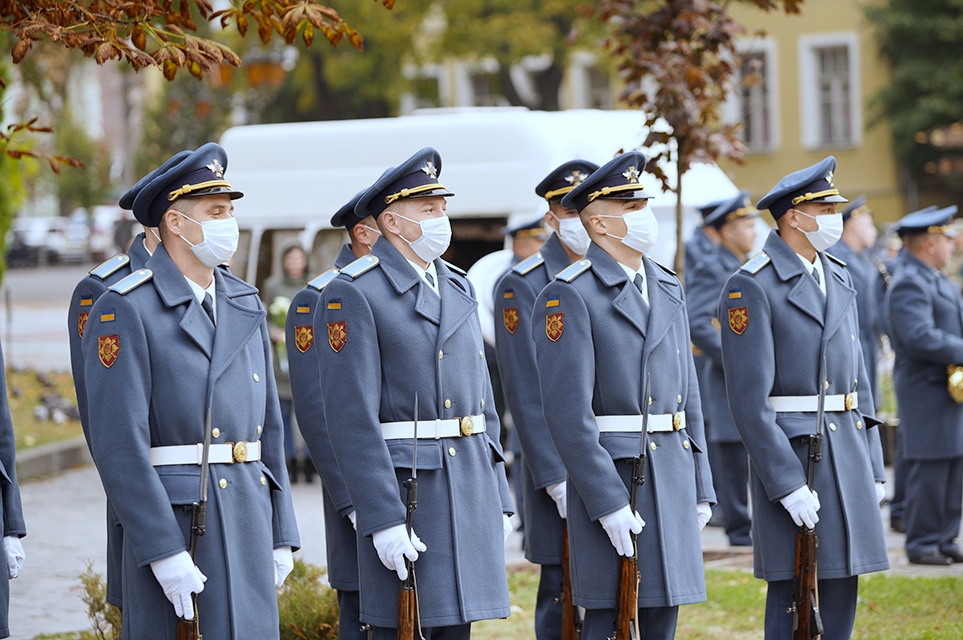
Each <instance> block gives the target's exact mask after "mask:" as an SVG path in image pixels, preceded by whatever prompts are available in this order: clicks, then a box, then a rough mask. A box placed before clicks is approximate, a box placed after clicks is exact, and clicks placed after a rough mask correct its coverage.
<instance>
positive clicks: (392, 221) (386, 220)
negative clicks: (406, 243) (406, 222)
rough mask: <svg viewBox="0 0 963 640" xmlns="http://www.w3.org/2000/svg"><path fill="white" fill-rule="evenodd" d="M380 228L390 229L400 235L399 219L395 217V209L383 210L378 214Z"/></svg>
mask: <svg viewBox="0 0 963 640" xmlns="http://www.w3.org/2000/svg"><path fill="white" fill-rule="evenodd" d="M377 220H378V228H380V229H381V230H383V231H389V232H391V233H393V234H395V235H398V231H399V229H398V220H397V218H395V212H394V211H383V212H382V213H381V215H380V216H378V219H377Z"/></svg>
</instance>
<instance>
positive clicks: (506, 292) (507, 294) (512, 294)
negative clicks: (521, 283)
mask: <svg viewBox="0 0 963 640" xmlns="http://www.w3.org/2000/svg"><path fill="white" fill-rule="evenodd" d="M502 297H503V298H504V299H506V300H511V299H512V298H514V297H515V290H514V289H505V290H504V291H503V292H502Z"/></svg>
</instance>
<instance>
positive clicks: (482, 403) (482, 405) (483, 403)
mask: <svg viewBox="0 0 963 640" xmlns="http://www.w3.org/2000/svg"><path fill="white" fill-rule="evenodd" d="M481 407H482V409H484V408H485V401H484V400H482V401H481Z"/></svg>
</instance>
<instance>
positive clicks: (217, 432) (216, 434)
mask: <svg viewBox="0 0 963 640" xmlns="http://www.w3.org/2000/svg"><path fill="white" fill-rule="evenodd" d="M211 435H212V436H213V437H215V438H220V437H221V430H220V429H218V428H217V427H214V428H213V429H211Z"/></svg>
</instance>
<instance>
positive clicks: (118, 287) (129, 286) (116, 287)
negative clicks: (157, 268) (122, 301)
mask: <svg viewBox="0 0 963 640" xmlns="http://www.w3.org/2000/svg"><path fill="white" fill-rule="evenodd" d="M153 277H154V272H153V271H151V270H150V269H138V270H137V271H134V272H133V273H131V274H130V275H129V276H127V277H126V278H122V279H121V280H118V281H117V282H115V283H114V284H112V285H110V287H108V289H109V290H110V291H114V292H116V293H119V294H120V295H126V294H127V293H129V292H130V291H133V290H134V289H136V288H137V287H139V286H140V285H142V284H144V283H145V282H148V281H150V279H151V278H153Z"/></svg>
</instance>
